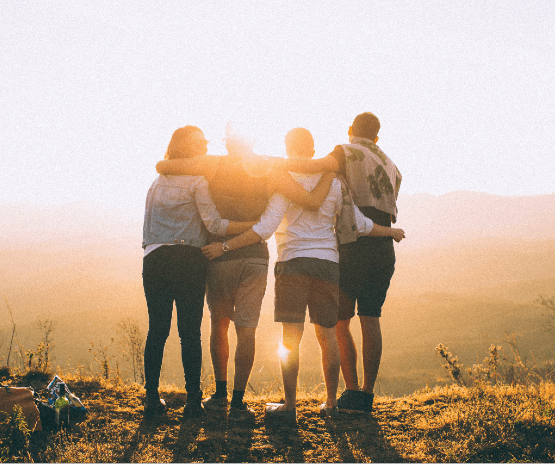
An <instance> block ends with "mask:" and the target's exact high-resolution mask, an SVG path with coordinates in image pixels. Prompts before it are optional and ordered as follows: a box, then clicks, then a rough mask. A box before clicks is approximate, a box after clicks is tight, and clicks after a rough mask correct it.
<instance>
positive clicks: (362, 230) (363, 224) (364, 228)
mask: <svg viewBox="0 0 555 464" xmlns="http://www.w3.org/2000/svg"><path fill="white" fill-rule="evenodd" d="M353 208H354V209H355V221H356V225H357V235H358V236H361V235H368V234H369V233H370V232H371V231H372V229H373V228H374V223H373V222H372V219H369V218H367V217H366V216H365V215H364V214H362V213H361V211H360V209H358V206H357V205H353Z"/></svg>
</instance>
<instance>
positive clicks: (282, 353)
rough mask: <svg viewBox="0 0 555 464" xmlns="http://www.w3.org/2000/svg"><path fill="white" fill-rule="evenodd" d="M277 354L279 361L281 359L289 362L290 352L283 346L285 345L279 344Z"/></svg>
mask: <svg viewBox="0 0 555 464" xmlns="http://www.w3.org/2000/svg"><path fill="white" fill-rule="evenodd" d="M277 352H278V356H279V359H281V360H282V361H284V362H285V361H287V358H288V357H289V353H290V350H288V349H287V348H285V346H283V343H281V342H279V347H278V349H277Z"/></svg>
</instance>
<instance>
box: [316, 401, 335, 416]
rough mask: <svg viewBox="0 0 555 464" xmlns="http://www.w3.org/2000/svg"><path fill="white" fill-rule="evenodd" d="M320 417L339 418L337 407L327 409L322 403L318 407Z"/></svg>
mask: <svg viewBox="0 0 555 464" xmlns="http://www.w3.org/2000/svg"><path fill="white" fill-rule="evenodd" d="M320 415H321V416H322V417H337V416H339V409H337V406H334V407H333V408H328V407H327V404H326V403H322V404H321V405H320Z"/></svg>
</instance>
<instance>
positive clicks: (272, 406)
mask: <svg viewBox="0 0 555 464" xmlns="http://www.w3.org/2000/svg"><path fill="white" fill-rule="evenodd" d="M280 406H283V403H266V411H265V413H264V419H266V420H280V421H285V422H297V409H296V408H295V409H293V410H292V411H284V410H281V409H278V408H279V407H280Z"/></svg>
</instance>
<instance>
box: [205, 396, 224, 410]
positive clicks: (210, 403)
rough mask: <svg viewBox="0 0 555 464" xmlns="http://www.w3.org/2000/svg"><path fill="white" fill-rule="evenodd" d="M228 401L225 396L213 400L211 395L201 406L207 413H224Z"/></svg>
mask: <svg viewBox="0 0 555 464" xmlns="http://www.w3.org/2000/svg"><path fill="white" fill-rule="evenodd" d="M228 404H229V401H228V400H227V396H222V397H221V398H214V395H212V396H211V397H210V398H206V399H205V400H204V401H203V402H202V405H203V406H204V409H206V410H207V411H226V410H227V406H228Z"/></svg>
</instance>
